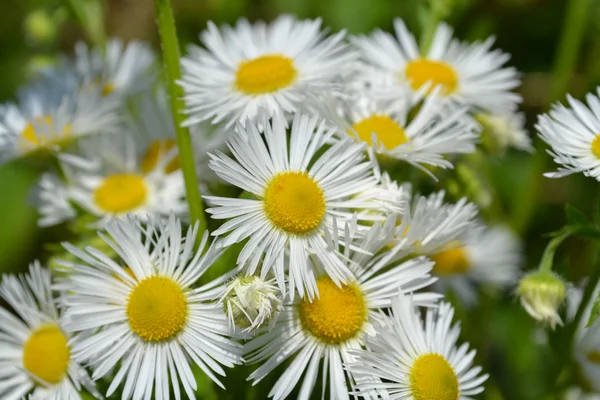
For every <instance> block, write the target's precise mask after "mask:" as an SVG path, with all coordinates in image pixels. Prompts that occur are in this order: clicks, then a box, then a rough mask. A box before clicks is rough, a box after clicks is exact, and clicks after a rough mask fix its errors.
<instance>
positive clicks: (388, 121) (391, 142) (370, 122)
mask: <svg viewBox="0 0 600 400" xmlns="http://www.w3.org/2000/svg"><path fill="white" fill-rule="evenodd" d="M354 132H356V134H357V135H358V137H359V139H360V140H362V141H363V142H367V143H368V144H369V146H372V145H373V133H375V135H376V136H377V140H378V141H379V142H381V143H382V144H383V147H385V148H386V149H387V150H393V149H395V148H396V147H398V146H400V145H403V144H405V143H407V142H408V138H407V137H406V133H405V131H404V128H403V127H401V126H400V125H399V124H398V123H397V122H396V121H394V120H393V119H392V118H390V116H389V115H372V116H370V117H368V118H365V119H363V120H361V121H359V122H357V123H356V124H354V126H353V127H352V130H350V131H348V134H349V135H351V136H354Z"/></svg>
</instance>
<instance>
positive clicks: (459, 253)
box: [431, 247, 471, 275]
mask: <svg viewBox="0 0 600 400" xmlns="http://www.w3.org/2000/svg"><path fill="white" fill-rule="evenodd" d="M431 260H432V261H434V262H435V265H434V266H433V271H434V272H435V273H437V274H439V275H453V274H463V273H465V272H467V271H468V270H469V268H470V267H471V262H470V261H469V257H468V255H467V253H466V251H465V248H464V247H456V248H453V249H449V250H446V251H442V252H439V253H437V254H434V255H432V256H431Z"/></svg>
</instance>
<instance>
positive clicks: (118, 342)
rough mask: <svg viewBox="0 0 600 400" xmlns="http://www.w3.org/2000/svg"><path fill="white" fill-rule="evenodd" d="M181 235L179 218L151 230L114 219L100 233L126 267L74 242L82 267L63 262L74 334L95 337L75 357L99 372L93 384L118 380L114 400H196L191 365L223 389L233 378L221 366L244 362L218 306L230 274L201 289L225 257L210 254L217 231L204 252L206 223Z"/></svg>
mask: <svg viewBox="0 0 600 400" xmlns="http://www.w3.org/2000/svg"><path fill="white" fill-rule="evenodd" d="M181 229H182V228H181V223H180V221H179V220H177V219H176V218H175V217H174V216H173V215H171V216H170V217H169V219H168V221H165V220H164V219H161V218H159V217H157V216H155V217H153V218H151V219H149V220H148V223H147V226H146V227H145V228H144V227H142V225H141V221H140V220H138V219H135V218H133V217H129V218H126V219H116V220H114V221H112V222H111V223H109V224H107V226H106V232H107V234H106V235H105V234H102V233H99V235H100V237H101V238H102V239H103V240H104V241H105V242H106V243H107V244H108V245H110V246H111V247H112V248H113V249H114V250H115V252H116V253H117V254H118V255H119V258H120V261H118V262H116V261H113V260H112V259H111V258H109V257H108V256H106V255H105V254H103V253H102V252H100V251H98V250H96V249H94V248H91V247H88V248H87V249H86V250H85V251H83V250H80V249H78V248H76V247H75V246H72V245H70V244H65V248H66V249H67V250H68V251H69V252H71V253H72V254H73V255H74V256H75V257H76V258H77V259H78V260H77V261H76V262H66V261H63V262H62V265H63V266H64V267H66V271H65V272H67V274H66V275H65V277H64V278H63V281H62V282H61V283H60V284H59V285H58V286H59V287H60V288H64V289H65V290H66V291H67V295H66V296H65V300H64V302H65V307H66V311H65V316H66V317H67V321H68V322H67V324H66V327H67V329H68V330H70V331H75V332H78V331H88V335H87V336H86V337H85V338H84V339H82V340H81V341H79V342H78V343H75V344H74V345H73V348H72V349H71V354H72V356H73V358H74V359H75V360H78V361H81V362H86V364H88V365H90V367H91V368H92V370H93V375H92V378H93V379H99V378H101V377H103V376H106V375H108V374H111V376H113V375H112V372H114V377H113V379H112V382H111V384H110V386H109V388H108V390H107V393H106V396H111V395H112V394H113V393H114V392H115V390H116V389H117V388H118V387H121V386H122V396H121V398H122V399H130V398H131V397H133V398H135V399H141V398H146V399H149V398H151V397H152V398H155V399H158V400H161V399H168V398H169V392H170V390H172V391H173V393H174V395H175V398H176V399H179V398H180V385H181V386H183V390H184V392H185V393H186V394H187V397H188V398H190V399H195V398H196V396H195V394H194V391H195V390H196V389H197V385H196V381H195V379H194V375H193V372H192V369H191V366H190V364H191V363H194V364H195V365H197V366H198V367H199V368H200V369H202V371H204V373H206V374H207V375H208V376H209V377H210V378H211V379H212V380H213V381H214V382H216V383H217V384H218V385H220V386H221V387H223V385H222V384H221V383H220V381H219V380H218V379H217V377H216V375H215V374H218V375H222V376H223V375H225V372H224V370H223V368H222V367H221V365H224V366H227V367H232V366H233V365H234V364H238V363H240V362H241V356H240V352H241V347H240V346H239V345H238V344H237V343H235V342H233V341H231V340H230V339H229V338H228V328H227V319H226V317H225V314H224V312H223V309H222V307H221V306H220V305H219V304H217V303H216V301H215V300H217V299H218V295H219V292H220V290H221V289H220V288H219V287H218V286H219V285H221V284H222V283H223V282H224V280H225V279H226V276H223V277H221V278H219V279H217V280H215V281H213V282H211V283H208V284H206V285H204V286H202V287H198V288H195V287H194V285H195V284H196V282H197V281H198V279H199V278H200V277H201V276H202V275H203V274H204V273H205V272H206V270H207V269H208V268H209V267H210V266H211V265H212V264H213V263H214V262H215V260H217V259H218V258H219V257H220V255H221V254H222V251H221V250H220V249H218V248H217V247H216V246H214V245H211V246H208V247H207V242H208V234H207V233H205V234H204V236H203V237H202V241H201V243H200V246H199V247H198V250H194V243H195V239H196V235H197V233H198V224H196V225H195V226H193V227H190V228H189V229H188V230H187V233H186V234H185V237H183V238H182V233H181ZM123 266H126V267H125V268H124V267H123Z"/></svg>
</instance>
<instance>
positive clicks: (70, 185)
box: [38, 134, 187, 226]
mask: <svg viewBox="0 0 600 400" xmlns="http://www.w3.org/2000/svg"><path fill="white" fill-rule="evenodd" d="M136 153H137V151H136V146H135V142H134V139H133V138H132V137H131V136H128V135H120V134H107V135H102V136H99V137H94V138H89V139H87V140H85V141H82V142H80V143H79V153H78V154H77V155H74V154H62V155H61V157H60V160H59V161H60V165H61V169H62V172H63V175H64V177H65V179H66V180H64V181H62V180H59V179H57V177H56V176H55V175H54V174H53V173H47V174H46V175H44V176H43V177H42V179H41V185H40V189H39V200H38V209H39V211H40V214H41V218H40V220H39V221H38V224H40V225H42V226H46V225H50V224H54V223H58V222H62V221H63V219H62V218H63V217H64V220H67V219H69V218H72V217H73V216H74V215H76V213H75V208H74V207H73V205H71V204H74V205H75V206H76V207H77V209H78V210H79V211H84V212H86V213H88V214H90V215H92V216H93V217H94V218H95V222H94V225H96V226H102V225H103V224H104V223H106V221H108V220H109V219H111V218H112V217H115V216H116V217H120V216H124V215H125V214H128V213H132V214H135V215H138V216H139V217H140V218H145V217H146V216H147V214H149V213H154V212H156V213H159V214H162V215H167V214H169V213H170V212H175V213H177V214H178V215H184V214H185V213H186V210H187V205H186V203H185V199H184V196H185V188H184V183H183V178H182V175H181V174H182V173H181V171H180V170H177V171H169V170H168V168H167V166H168V163H169V160H168V159H160V160H158V161H157V162H158V164H157V165H159V167H157V168H154V169H152V170H150V171H146V170H145V169H144V159H143V157H139V156H138V154H136ZM68 207H70V208H68Z"/></svg>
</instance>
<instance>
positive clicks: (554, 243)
mask: <svg viewBox="0 0 600 400" xmlns="http://www.w3.org/2000/svg"><path fill="white" fill-rule="evenodd" d="M574 233H575V231H573V230H570V229H566V230H564V231H563V232H561V233H560V234H559V235H558V236H555V237H554V238H553V239H552V240H551V241H550V242H548V244H547V245H546V249H544V254H543V255H542V259H541V260H540V268H539V269H540V271H552V263H553V262H554V254H555V253H556V249H558V246H560V244H561V243H562V242H563V241H564V240H565V239H566V238H568V237H569V236H571V235H572V234H574Z"/></svg>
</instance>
